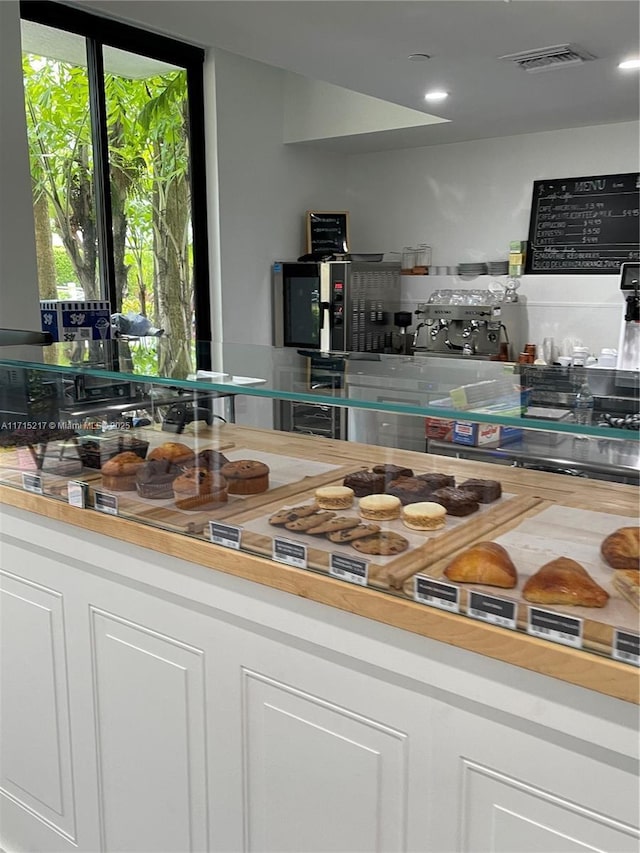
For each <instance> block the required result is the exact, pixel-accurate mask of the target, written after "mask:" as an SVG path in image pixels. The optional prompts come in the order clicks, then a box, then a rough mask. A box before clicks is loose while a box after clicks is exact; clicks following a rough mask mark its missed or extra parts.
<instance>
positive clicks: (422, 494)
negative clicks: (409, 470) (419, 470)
mask: <svg viewBox="0 0 640 853" xmlns="http://www.w3.org/2000/svg"><path fill="white" fill-rule="evenodd" d="M385 491H386V493H387V494H388V495H393V496H394V497H396V498H400V502H401V503H402V505H403V506H406V505H407V504H412V503H417V502H418V501H428V500H429V499H430V498H431V493H432V490H431V488H430V487H429V484H428V483H426V482H425V481H424V480H422V479H421V478H420V477H401V478H400V479H399V480H392V481H391V482H390V483H389V484H388V485H387V488H386V489H385Z"/></svg>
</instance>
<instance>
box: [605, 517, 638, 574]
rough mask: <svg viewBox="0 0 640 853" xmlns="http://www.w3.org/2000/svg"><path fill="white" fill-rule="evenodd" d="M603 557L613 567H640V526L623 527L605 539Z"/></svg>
mask: <svg viewBox="0 0 640 853" xmlns="http://www.w3.org/2000/svg"><path fill="white" fill-rule="evenodd" d="M600 553H601V554H602V557H603V559H604V560H605V562H607V563H608V564H609V565H610V566H611V568H613V569H636V570H639V569H640V527H621V528H620V529H619V530H616V531H615V532H614V533H611V534H610V535H609V536H607V538H606V539H604V540H603V542H602V545H601V546H600Z"/></svg>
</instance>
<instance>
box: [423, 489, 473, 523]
mask: <svg viewBox="0 0 640 853" xmlns="http://www.w3.org/2000/svg"><path fill="white" fill-rule="evenodd" d="M431 500H432V501H435V502H436V503H439V504H442V506H443V507H444V508H445V509H446V511H447V512H448V513H449V515H457V516H462V515H471V513H472V512H476V511H477V510H478V509H479V508H480V504H479V502H478V501H477V500H476V498H475V496H474V495H473V494H472V493H471V492H465V491H463V490H462V489H452V488H451V487H447V488H446V489H436V491H435V492H433V493H432V495H431Z"/></svg>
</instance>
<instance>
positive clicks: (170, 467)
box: [136, 459, 182, 500]
mask: <svg viewBox="0 0 640 853" xmlns="http://www.w3.org/2000/svg"><path fill="white" fill-rule="evenodd" d="M181 473H182V468H180V467H179V466H178V465H174V464H173V462H169V460H168V459H150V460H148V461H147V462H145V463H144V465H141V466H140V468H139V469H138V471H137V472H136V489H137V491H138V494H139V495H140V497H141V498H150V499H151V500H162V499H163V498H171V497H173V481H174V480H175V479H176V477H179V476H180V474H181Z"/></svg>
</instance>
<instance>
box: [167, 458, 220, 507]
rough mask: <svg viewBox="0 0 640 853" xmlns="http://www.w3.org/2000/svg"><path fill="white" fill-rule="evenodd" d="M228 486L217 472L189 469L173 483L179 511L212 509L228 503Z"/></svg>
mask: <svg viewBox="0 0 640 853" xmlns="http://www.w3.org/2000/svg"><path fill="white" fill-rule="evenodd" d="M227 492H228V484H227V481H226V479H225V478H224V477H223V476H222V474H219V473H218V472H216V471H207V469H206V468H189V469H188V470H187V471H185V472H184V474H181V475H180V476H179V477H176V479H175V480H174V481H173V497H174V499H175V502H176V507H177V508H178V509H197V510H202V509H211V508H213V507H216V506H220V505H221V504H223V503H226V502H227V500H228V497H227Z"/></svg>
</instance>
